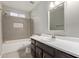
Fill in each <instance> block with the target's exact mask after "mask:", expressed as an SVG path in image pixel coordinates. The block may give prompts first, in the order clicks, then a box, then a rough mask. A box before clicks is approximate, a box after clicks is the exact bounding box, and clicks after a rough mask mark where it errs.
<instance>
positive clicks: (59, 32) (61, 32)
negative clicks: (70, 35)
mask: <svg viewBox="0 0 79 59" xmlns="http://www.w3.org/2000/svg"><path fill="white" fill-rule="evenodd" d="M49 4H50V3H49ZM63 4H64V15H65V2H63ZM48 8H49V7H48ZM48 31H49V32H50V33H51V34H52V33H53V34H54V35H65V17H64V30H50V10H49V9H48Z"/></svg>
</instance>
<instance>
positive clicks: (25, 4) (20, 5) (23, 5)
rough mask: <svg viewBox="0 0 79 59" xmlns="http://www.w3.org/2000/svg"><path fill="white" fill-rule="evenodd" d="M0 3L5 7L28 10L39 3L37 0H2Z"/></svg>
mask: <svg viewBox="0 0 79 59" xmlns="http://www.w3.org/2000/svg"><path fill="white" fill-rule="evenodd" d="M1 3H2V4H3V5H4V6H5V7H9V8H13V9H16V10H21V11H25V12H26V11H27V12H30V11H31V10H32V9H33V8H34V7H35V6H36V5H37V4H38V3H39V1H2V2H1Z"/></svg>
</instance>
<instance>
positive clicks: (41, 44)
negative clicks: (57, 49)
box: [36, 41, 54, 56]
mask: <svg viewBox="0 0 79 59" xmlns="http://www.w3.org/2000/svg"><path fill="white" fill-rule="evenodd" d="M36 46H38V47H40V48H41V49H43V50H44V51H46V52H48V53H49V54H51V55H52V56H54V48H52V47H50V46H48V45H46V44H43V43H41V42H38V41H36Z"/></svg>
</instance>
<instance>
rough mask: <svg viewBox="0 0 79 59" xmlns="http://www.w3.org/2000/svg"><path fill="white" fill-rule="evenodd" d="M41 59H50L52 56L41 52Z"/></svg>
mask: <svg viewBox="0 0 79 59" xmlns="http://www.w3.org/2000/svg"><path fill="white" fill-rule="evenodd" d="M43 58H52V56H51V55H49V54H48V53H46V52H44V51H43Z"/></svg>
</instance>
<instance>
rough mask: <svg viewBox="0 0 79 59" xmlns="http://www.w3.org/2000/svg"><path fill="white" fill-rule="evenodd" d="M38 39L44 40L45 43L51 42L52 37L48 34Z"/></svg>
mask: <svg viewBox="0 0 79 59" xmlns="http://www.w3.org/2000/svg"><path fill="white" fill-rule="evenodd" d="M39 37H40V39H42V40H45V41H51V40H53V38H52V35H48V34H42V35H41V36H39Z"/></svg>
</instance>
